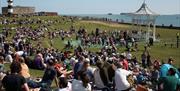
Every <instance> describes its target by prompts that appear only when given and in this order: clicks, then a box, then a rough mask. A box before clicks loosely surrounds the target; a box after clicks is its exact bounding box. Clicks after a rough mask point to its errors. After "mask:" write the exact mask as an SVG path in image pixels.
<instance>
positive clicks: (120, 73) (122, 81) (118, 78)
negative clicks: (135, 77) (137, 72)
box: [115, 68, 132, 90]
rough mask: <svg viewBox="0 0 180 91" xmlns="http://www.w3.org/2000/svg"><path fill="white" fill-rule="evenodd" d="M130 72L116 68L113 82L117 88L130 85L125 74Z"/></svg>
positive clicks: (124, 88) (123, 88) (126, 87)
mask: <svg viewBox="0 0 180 91" xmlns="http://www.w3.org/2000/svg"><path fill="white" fill-rule="evenodd" d="M130 74H132V72H131V71H127V70H125V69H121V68H118V69H116V71H115V84H116V89H117V90H126V89H128V88H129V87H130V84H129V82H128V81H127V76H128V75H130Z"/></svg>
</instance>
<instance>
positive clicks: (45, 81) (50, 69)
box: [28, 59, 57, 91]
mask: <svg viewBox="0 0 180 91" xmlns="http://www.w3.org/2000/svg"><path fill="white" fill-rule="evenodd" d="M54 64H55V62H54V61H53V59H49V60H48V61H47V67H46V70H45V72H44V75H43V78H42V80H41V81H40V82H35V81H32V80H30V81H29V82H28V85H29V87H31V88H39V87H41V89H40V91H49V90H51V87H50V86H51V84H52V82H53V80H54V79H55V77H56V75H57V73H56V70H55V68H54Z"/></svg>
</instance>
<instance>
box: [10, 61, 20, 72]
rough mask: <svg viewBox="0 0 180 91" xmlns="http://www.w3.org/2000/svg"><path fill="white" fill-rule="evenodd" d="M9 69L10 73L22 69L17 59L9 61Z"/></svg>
mask: <svg viewBox="0 0 180 91" xmlns="http://www.w3.org/2000/svg"><path fill="white" fill-rule="evenodd" d="M10 69H11V73H19V72H20V71H21V70H22V68H21V64H20V63H19V62H17V61H14V62H12V63H11V66H10Z"/></svg>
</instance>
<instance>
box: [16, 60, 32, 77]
mask: <svg viewBox="0 0 180 91" xmlns="http://www.w3.org/2000/svg"><path fill="white" fill-rule="evenodd" d="M19 62H20V64H21V67H22V70H21V72H20V74H21V75H22V76H23V77H24V78H25V79H26V80H29V79H30V73H29V68H28V66H27V65H26V63H25V60H24V58H23V57H20V58H19Z"/></svg>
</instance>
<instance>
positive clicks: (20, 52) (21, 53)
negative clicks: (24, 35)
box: [15, 51, 24, 56]
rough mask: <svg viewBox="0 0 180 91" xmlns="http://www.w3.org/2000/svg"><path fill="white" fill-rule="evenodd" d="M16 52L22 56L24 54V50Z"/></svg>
mask: <svg viewBox="0 0 180 91" xmlns="http://www.w3.org/2000/svg"><path fill="white" fill-rule="evenodd" d="M15 54H17V55H19V56H22V55H23V54H24V51H17V52H16V53H15Z"/></svg>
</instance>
